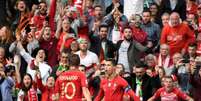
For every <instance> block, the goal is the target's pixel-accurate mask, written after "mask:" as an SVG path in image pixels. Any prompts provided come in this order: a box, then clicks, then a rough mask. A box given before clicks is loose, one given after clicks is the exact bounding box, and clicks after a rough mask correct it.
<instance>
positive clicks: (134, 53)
mask: <svg viewBox="0 0 201 101" xmlns="http://www.w3.org/2000/svg"><path fill="white" fill-rule="evenodd" d="M123 34H124V40H120V41H118V42H117V45H116V46H117V63H121V64H123V65H124V67H125V72H129V73H131V71H132V67H133V66H134V65H135V64H136V63H138V62H139V61H140V58H141V54H140V53H142V52H144V51H146V50H148V48H150V47H152V45H150V44H148V45H147V47H144V46H142V45H141V44H140V43H138V42H137V41H135V40H133V37H132V36H133V33H132V28H131V27H125V28H124V29H123Z"/></svg>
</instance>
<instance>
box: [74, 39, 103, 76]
mask: <svg viewBox="0 0 201 101" xmlns="http://www.w3.org/2000/svg"><path fill="white" fill-rule="evenodd" d="M78 42H79V47H80V50H79V51H78V52H76V53H75V54H77V55H78V56H79V57H80V64H81V65H85V66H86V68H85V70H86V74H87V76H89V75H90V74H92V73H93V72H94V66H95V65H98V64H99V59H98V56H97V55H96V54H95V53H93V52H91V51H89V50H88V47H89V42H88V40H87V39H86V38H80V39H78Z"/></svg>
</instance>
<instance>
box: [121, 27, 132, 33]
mask: <svg viewBox="0 0 201 101" xmlns="http://www.w3.org/2000/svg"><path fill="white" fill-rule="evenodd" d="M125 29H131V30H132V28H131V27H130V26H125V27H124V28H123V30H122V32H124V30H125Z"/></svg>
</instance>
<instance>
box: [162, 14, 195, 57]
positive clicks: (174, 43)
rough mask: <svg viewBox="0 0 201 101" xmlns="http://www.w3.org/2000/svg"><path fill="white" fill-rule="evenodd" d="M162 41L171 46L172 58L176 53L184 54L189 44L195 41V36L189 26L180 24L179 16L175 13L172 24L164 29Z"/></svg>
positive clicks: (171, 16) (171, 18)
mask: <svg viewBox="0 0 201 101" xmlns="http://www.w3.org/2000/svg"><path fill="white" fill-rule="evenodd" d="M160 41H161V44H164V43H166V44H168V45H169V47H170V55H171V56H172V55H173V54H174V53H176V52H182V54H184V53H185V51H186V49H187V46H188V45H189V43H192V42H194V41H195V35H194V32H193V31H192V30H191V29H190V28H189V27H188V25H186V24H184V23H181V22H180V16H179V14H178V13H176V12H173V13H172V14H171V15H170V23H169V24H168V25H167V26H165V27H163V29H162V33H161V40H160Z"/></svg>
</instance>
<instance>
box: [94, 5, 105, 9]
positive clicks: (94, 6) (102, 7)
mask: <svg viewBox="0 0 201 101" xmlns="http://www.w3.org/2000/svg"><path fill="white" fill-rule="evenodd" d="M96 7H99V8H101V9H102V8H103V7H102V6H101V5H94V9H95V8H96Z"/></svg>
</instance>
